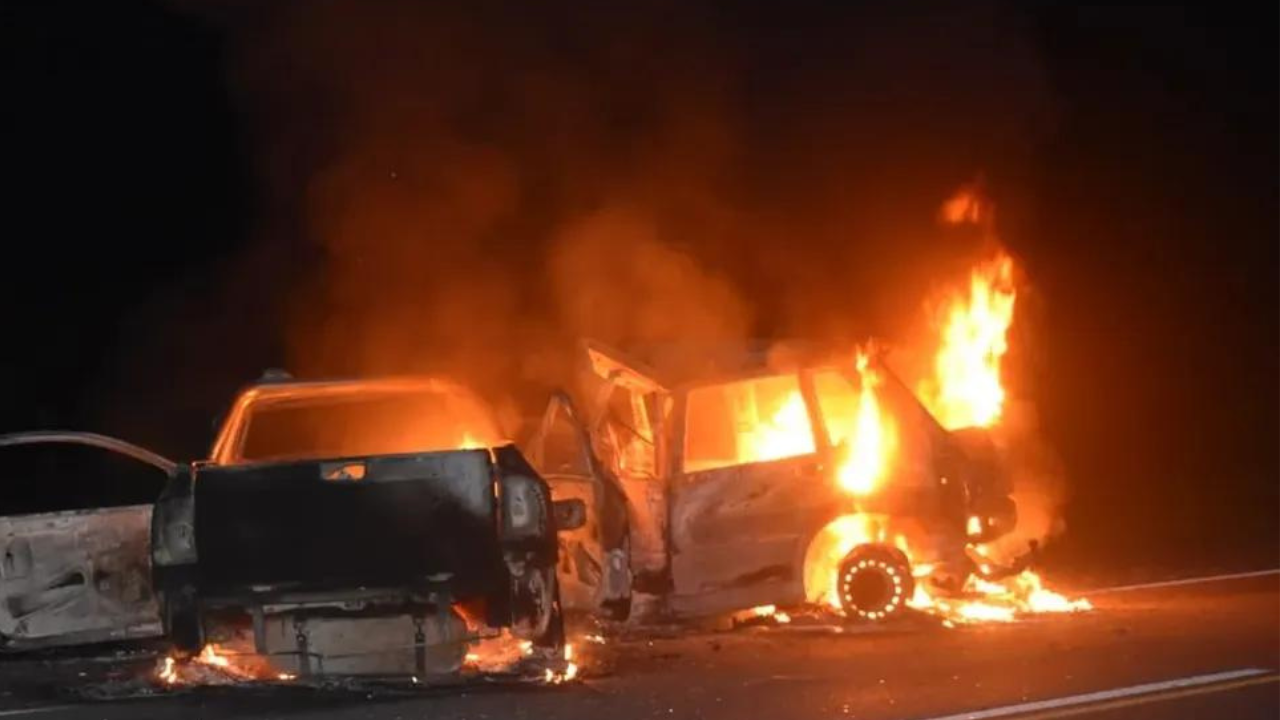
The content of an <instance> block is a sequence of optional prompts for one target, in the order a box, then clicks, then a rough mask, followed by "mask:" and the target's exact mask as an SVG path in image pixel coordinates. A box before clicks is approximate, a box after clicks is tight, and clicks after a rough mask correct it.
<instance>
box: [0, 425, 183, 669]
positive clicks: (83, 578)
mask: <svg viewBox="0 0 1280 720" xmlns="http://www.w3.org/2000/svg"><path fill="white" fill-rule="evenodd" d="M0 448H2V449H3V452H4V453H6V455H5V457H6V462H7V465H6V469H7V470H8V471H9V472H8V481H9V482H10V483H11V484H13V483H18V484H21V483H22V482H24V481H28V482H42V483H48V484H50V485H51V486H52V487H46V488H45V489H44V491H43V492H42V493H41V494H43V495H46V496H49V497H51V498H53V499H54V500H53V502H52V503H44V504H40V505H39V506H37V507H29V508H23V509H18V512H16V513H15V514H10V515H6V516H4V517H0V650H3V651H17V650H31V649H38V648H46V647H57V646H64V645H79V644H87V643H95V642H106V641H118V640H136V639H141V638H154V637H158V636H160V635H161V634H162V633H163V629H162V625H161V622H160V611H159V606H158V604H157V602H156V597H155V594H154V592H153V586H152V581H151V562H150V547H151V540H150V533H151V514H152V507H153V506H152V504H151V503H150V502H147V501H146V500H145V498H147V497H148V496H150V497H152V498H154V497H155V495H156V494H157V493H158V492H159V488H160V487H161V486H162V485H163V483H164V482H165V480H166V479H167V478H169V477H171V476H172V475H173V473H174V470H175V469H176V467H177V466H176V465H175V464H174V463H173V462H172V461H170V460H167V459H165V458H163V457H161V456H159V455H157V454H155V453H153V452H151V451H149V450H146V449H144V448H140V447H138V446H136V445H131V444H129V443H127V442H124V441H122V440H117V439H115V438H110V437H105V436H102V435H96V434H93V433H78V432H27V433H15V434H10V435H3V436H0ZM23 453H27V454H31V453H54V454H56V456H57V457H58V458H59V459H66V458H67V457H69V456H75V455H77V454H86V455H90V456H95V457H94V460H93V465H95V469H96V470H102V466H103V465H104V464H105V465H107V466H109V468H110V470H113V471H116V472H120V471H121V470H122V467H121V466H123V474H124V475H127V476H129V477H130V479H131V480H132V479H133V478H134V476H137V475H141V476H142V480H141V482H142V483H144V486H143V487H137V486H130V485H128V484H126V483H123V482H122V483H121V484H120V485H119V486H118V487H115V488H106V491H105V492H103V493H102V499H103V500H104V501H106V500H110V501H113V502H111V503H110V504H108V503H106V502H104V504H103V506H101V507H88V508H84V507H76V508H71V507H70V506H71V505H74V503H72V502H71V498H69V497H66V496H67V495H70V494H72V493H70V492H67V491H63V490H62V488H63V487H65V486H64V485H55V483H68V484H69V483H70V482H71V481H74V480H76V479H83V478H85V477H86V476H85V475H84V474H83V472H84V471H83V469H75V470H72V469H65V468H64V472H65V473H68V474H70V475H71V476H72V477H67V476H66V475H63V476H61V477H59V476H58V475H59V473H58V472H56V471H55V472H54V473H53V475H54V477H51V478H40V479H34V480H33V479H32V478H28V477H25V473H24V470H26V469H28V468H24V466H23V463H22V462H21V460H13V459H11V458H10V455H12V454H19V455H21V454H23ZM97 456H105V462H102V460H103V459H104V458H102V457H97ZM55 470H56V469H55ZM77 473H80V475H79V477H77V476H76V475H77ZM100 474H105V473H100ZM113 479H118V478H112V477H104V478H102V479H101V481H102V482H103V483H107V482H110V481H111V480H113ZM7 489H12V488H7Z"/></svg>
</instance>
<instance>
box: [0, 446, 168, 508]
mask: <svg viewBox="0 0 1280 720" xmlns="http://www.w3.org/2000/svg"><path fill="white" fill-rule="evenodd" d="M0 474H2V475H3V478H2V480H0V514H3V515H30V514H36V513H48V512H62V511H66V510H91V509H94V508H109V507H125V506H129V505H147V504H150V503H154V502H155V501H156V498H157V497H159V496H160V491H161V490H162V489H163V488H164V483H165V480H166V479H167V477H168V476H167V475H166V474H165V473H164V472H163V471H161V470H160V469H159V468H156V467H155V466H152V465H148V464H147V463H144V462H141V461H139V460H137V459H135V458H131V457H128V456H127V455H123V454H120V453H117V452H113V451H111V450H106V449H103V448H97V447H86V446H84V445H75V444H69V443H40V444H35V445H21V446H16V447H6V448H0Z"/></svg>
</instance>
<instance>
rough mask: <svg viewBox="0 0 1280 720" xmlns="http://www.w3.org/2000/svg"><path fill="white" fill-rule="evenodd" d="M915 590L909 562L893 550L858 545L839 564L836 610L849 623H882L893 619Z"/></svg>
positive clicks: (877, 546)
mask: <svg viewBox="0 0 1280 720" xmlns="http://www.w3.org/2000/svg"><path fill="white" fill-rule="evenodd" d="M915 587H916V585H915V578H913V577H912V576H911V561H910V560H908V559H907V556H906V554H905V553H903V552H902V551H901V550H899V549H897V548H895V547H892V546H889V545H871V544H868V545H859V546H858V547H856V548H854V549H853V550H852V551H850V553H849V554H848V555H846V556H845V558H844V560H842V561H841V562H840V571H839V574H838V575H837V590H838V592H839V594H840V606H841V608H842V609H843V610H844V613H845V616H846V617H848V618H849V619H851V620H856V621H862V622H882V621H885V620H890V619H892V618H894V617H897V616H898V615H900V614H901V613H902V610H903V609H904V608H905V607H906V603H907V601H908V600H910V599H911V595H912V593H914V592H915Z"/></svg>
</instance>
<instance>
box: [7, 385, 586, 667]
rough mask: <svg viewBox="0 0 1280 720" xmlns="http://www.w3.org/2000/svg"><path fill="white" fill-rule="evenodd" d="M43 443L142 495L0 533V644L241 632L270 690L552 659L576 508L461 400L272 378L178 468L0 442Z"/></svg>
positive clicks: (404, 389) (206, 637) (138, 455)
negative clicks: (133, 481)
mask: <svg viewBox="0 0 1280 720" xmlns="http://www.w3.org/2000/svg"><path fill="white" fill-rule="evenodd" d="M48 445H59V446H65V445H75V446H88V447H92V448H96V449H97V450H99V451H105V452H106V453H108V454H111V455H118V456H121V457H124V458H127V459H129V460H130V461H131V462H134V463H137V464H141V465H143V466H146V467H147V468H148V469H149V470H150V471H151V472H153V473H155V474H156V475H157V476H158V478H159V479H158V482H157V483H156V484H155V487H156V488H157V490H155V491H153V492H152V494H151V495H150V496H149V498H150V499H154V498H155V497H156V494H158V495H159V497H158V499H157V500H155V502H154V503H152V502H134V503H132V504H127V505H120V506H116V507H90V508H87V509H82V510H64V511H60V512H35V513H29V514H19V515H13V516H8V517H2V518H0V550H2V551H3V555H2V556H0V647H3V648H4V649H8V650H26V649H32V648H40V647H49V646H59V645H78V644H85V643H92V642H100V641H107V640H133V639H140V638H155V637H159V636H161V635H167V636H168V638H169V639H170V640H171V641H172V642H173V643H174V644H175V645H176V646H177V647H178V648H180V649H181V650H183V651H185V652H188V653H192V654H194V653H197V652H199V651H201V650H202V649H206V643H208V642H214V641H225V640H227V639H228V637H231V638H233V639H243V636H244V634H245V632H246V631H247V633H248V635H249V636H250V638H251V643H252V651H253V653H254V654H257V655H261V656H264V657H266V658H268V659H269V660H270V661H271V664H272V665H273V666H275V667H276V668H278V669H279V670H282V671H287V674H307V673H312V672H314V673H327V674H346V673H352V674H368V673H374V674H418V675H421V674H424V673H433V672H447V671H451V670H453V669H456V668H457V667H458V665H459V664H460V663H461V662H462V659H463V656H464V654H465V651H466V646H467V644H468V642H469V641H471V640H474V639H476V637H477V632H484V631H486V630H487V631H490V632H497V631H499V630H506V631H508V632H510V633H511V634H512V635H514V636H515V637H517V638H520V639H523V640H524V641H526V642H528V643H529V644H530V646H531V647H532V648H543V649H545V650H547V653H546V654H547V656H548V657H554V655H555V651H556V650H557V649H558V648H560V647H561V646H562V644H563V639H564V630H563V625H562V619H561V610H560V605H559V588H558V584H557V578H556V573H555V567H556V560H557V544H556V540H555V535H556V532H557V530H561V529H562V530H566V531H572V530H573V529H574V528H576V527H578V526H580V525H581V524H582V523H583V521H584V515H585V511H584V508H583V507H582V506H581V504H580V502H578V501H574V500H565V501H561V502H556V503H553V502H552V500H551V497H550V492H549V489H548V486H547V484H546V482H545V481H544V480H543V479H542V478H541V476H539V474H538V473H537V472H536V471H535V470H534V469H533V467H532V466H530V465H529V463H528V462H526V461H525V459H524V457H523V456H522V455H521V453H520V451H519V450H517V449H516V447H515V446H514V445H511V444H510V443H506V442H504V441H503V440H502V434H501V433H500V431H499V429H498V425H497V423H496V422H495V420H494V418H493V415H492V414H491V412H490V409H489V408H488V406H487V405H486V404H485V403H484V402H483V401H481V400H480V399H479V398H478V397H477V396H475V395H473V394H472V393H471V392H469V391H468V390H466V389H465V388H463V387H461V386H458V385H456V384H453V383H449V382H446V381H443V380H440V379H434V378H400V379H380V380H349V381H321V382H297V381H294V380H292V379H291V378H288V377H287V376H285V375H281V374H270V375H268V376H266V377H264V379H263V380H262V381H260V382H258V383H255V384H253V385H251V386H249V387H248V388H246V389H244V390H243V391H242V392H241V393H240V394H239V395H238V396H237V397H236V399H235V401H234V402H233V404H232V405H231V409H230V412H229V413H228V414H227V416H226V419H225V421H224V422H222V423H221V426H220V429H219V432H218V434H217V439H216V441H215V443H214V446H213V449H212V451H211V453H210V456H209V458H208V459H207V460H204V461H201V462H196V463H192V464H181V463H175V462H173V461H171V460H168V459H166V458H163V457H161V456H159V455H157V454H155V453H153V452H151V451H149V450H146V449H144V448H140V447H137V446H135V445H132V444H130V443H127V442H124V441H121V440H117V439H114V438H109V437H104V436H101V435H96V434H92V433H76V432H30V433H18V434H13V435H6V436H0V447H42V446H48ZM60 452H65V451H60ZM161 488H162V489H161ZM136 494H137V493H133V494H129V497H133V496H134V495H136ZM116 505H119V503H116Z"/></svg>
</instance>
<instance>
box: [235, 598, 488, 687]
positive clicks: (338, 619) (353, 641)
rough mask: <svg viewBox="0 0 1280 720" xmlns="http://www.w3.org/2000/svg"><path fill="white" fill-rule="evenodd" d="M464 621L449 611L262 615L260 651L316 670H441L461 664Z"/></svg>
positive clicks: (300, 669)
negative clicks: (356, 614)
mask: <svg viewBox="0 0 1280 720" xmlns="http://www.w3.org/2000/svg"><path fill="white" fill-rule="evenodd" d="M467 639H468V634H467V627H466V625H465V624H464V623H463V622H462V620H461V619H460V618H459V617H458V616H457V615H454V614H453V613H432V614H427V615H424V616H420V617H414V616H412V615H408V614H393V615H382V616H377V617H357V616H341V615H305V614H292V613H290V614H279V615H267V616H266V617H265V618H264V619H263V622H262V632H261V637H260V642H261V646H260V647H259V648H258V649H259V651H260V652H262V653H263V654H265V655H266V656H267V657H268V658H269V659H270V660H271V664H272V666H273V667H275V668H277V669H279V670H280V671H282V672H287V673H290V674H292V675H297V676H300V677H307V676H318V675H414V676H422V675H444V674H448V673H453V672H456V671H457V670H458V669H459V668H461V667H462V661H463V658H464V657H465V655H466V649H467V644H466V643H467Z"/></svg>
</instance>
